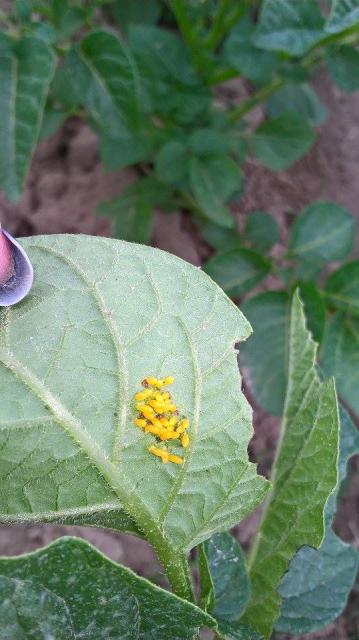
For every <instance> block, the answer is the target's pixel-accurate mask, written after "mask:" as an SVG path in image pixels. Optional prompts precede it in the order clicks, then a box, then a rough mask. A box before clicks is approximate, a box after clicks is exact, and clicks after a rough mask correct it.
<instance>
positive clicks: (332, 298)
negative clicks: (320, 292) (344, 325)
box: [325, 260, 359, 316]
mask: <svg viewBox="0 0 359 640" xmlns="http://www.w3.org/2000/svg"><path fill="white" fill-rule="evenodd" d="M325 297H326V299H327V301H328V302H329V304H331V305H333V306H334V307H336V308H337V309H342V310H343V311H348V312H349V313H352V314H353V315H355V316H359V260H353V261H352V262H348V263H347V264H345V265H343V266H342V267H340V268H339V269H338V270H337V271H334V272H333V273H332V274H331V275H330V276H329V278H328V280H327V282H326V284H325Z"/></svg>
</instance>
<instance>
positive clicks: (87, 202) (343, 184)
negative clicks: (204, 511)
mask: <svg viewBox="0 0 359 640" xmlns="http://www.w3.org/2000/svg"><path fill="white" fill-rule="evenodd" d="M316 85H317V89H318V92H319V94H320V96H321V99H322V101H323V102H324V104H326V105H327V106H328V108H329V111H330V116H329V118H328V120H327V122H326V123H325V124H324V125H323V126H322V127H321V128H320V132H319V136H318V141H317V143H316V145H315V146H314V148H313V149H312V151H311V152H310V153H309V154H308V155H307V156H306V157H305V158H304V159H302V160H301V161H299V162H297V163H296V164H295V165H294V166H293V167H292V168H291V169H290V170H289V171H284V172H281V173H276V174H275V173H272V172H270V171H268V170H266V169H264V168H263V167H262V166H260V165H259V164H258V163H257V162H256V161H255V160H250V161H248V162H247V163H246V164H245V166H244V172H245V175H246V192H245V195H244V197H243V198H242V200H241V201H240V203H239V206H238V209H237V210H236V211H235V214H236V217H237V220H238V226H239V227H241V226H242V225H243V223H244V220H245V216H246V215H247V214H248V213H249V212H250V211H252V210H254V209H265V210H267V211H269V212H270V213H272V214H273V215H274V216H275V217H276V218H277V220H278V221H279V222H280V225H281V230H282V239H281V242H282V243H283V242H285V240H286V236H287V234H288V227H289V224H290V222H291V221H292V218H293V215H295V214H296V213H297V212H298V211H299V210H300V209H301V208H302V207H303V206H305V205H306V204H308V203H309V202H311V201H313V200H335V201H336V202H338V203H339V204H341V205H342V206H344V207H346V208H347V209H348V210H349V211H351V212H352V214H354V215H355V216H356V217H359V169H358V167H359V92H358V93H356V94H352V95H343V94H341V93H339V91H337V90H336V89H335V88H333V87H332V86H331V85H330V83H329V82H328V81H327V79H326V78H325V77H323V76H319V77H318V78H317V80H316ZM242 90H243V87H238V85H236V84H235V83H233V82H232V83H229V84H228V85H227V86H226V87H224V89H223V95H225V96H227V97H228V96H229V99H232V98H233V96H234V97H235V96H236V95H237V96H238V94H239V93H240V92H241V91H242ZM252 118H253V119H254V121H256V120H257V119H260V118H261V112H260V110H257V111H256V112H254V113H253V114H252ZM134 179H136V172H135V170H133V169H126V170H121V171H117V172H113V173H107V174H106V173H104V172H103V169H102V167H101V165H100V162H99V156H98V148H97V140H96V136H95V135H94V134H93V133H92V131H91V130H90V129H89V128H88V127H87V126H86V124H84V123H82V122H80V121H79V120H77V119H72V120H69V121H68V122H67V123H66V124H65V125H64V126H63V127H62V129H61V130H60V131H59V132H58V133H56V134H55V135H54V136H53V137H52V138H50V139H48V140H46V141H45V142H42V143H41V144H40V145H39V147H38V149H37V150H36V153H35V156H34V158H33V162H32V166H31V171H30V173H29V176H28V179H27V183H26V187H25V191H24V195H23V198H22V199H21V201H20V202H18V203H16V204H11V203H9V202H8V201H7V200H6V198H5V197H4V196H2V195H1V194H0V219H1V221H2V223H3V225H4V227H5V228H7V229H8V230H9V231H11V232H12V233H13V234H14V235H16V236H21V235H32V234H48V233H87V234H94V235H110V233H111V230H110V225H109V221H108V220H105V219H101V218H99V217H96V215H94V214H95V211H96V205H97V203H99V202H101V201H102V200H104V199H108V198H111V197H113V196H116V195H118V194H119V193H121V191H122V190H123V188H124V187H125V186H127V185H128V184H130V183H131V181H133V180H134ZM153 244H154V246H157V247H160V248H161V249H165V250H167V251H170V252H172V253H174V254H176V255H178V256H180V257H182V258H184V259H185V260H188V261H189V262H191V263H192V264H195V265H200V264H201V263H202V262H203V260H204V259H205V258H206V257H207V256H208V255H209V249H208V247H207V246H206V245H205V244H204V243H203V241H201V239H200V238H199V236H198V234H197V232H196V230H195V229H194V228H193V225H192V224H191V221H190V220H189V219H188V218H187V217H186V216H185V215H183V214H181V213H179V212H171V214H169V213H165V212H157V213H156V224H155V228H154V234H153ZM276 249H277V250H278V247H276ZM279 250H280V246H279ZM273 284H274V283H271V281H269V282H267V286H269V287H272V286H273ZM252 400H253V399H252V398H251V401H252ZM252 404H253V402H252ZM254 424H255V436H254V438H253V440H252V443H251V446H250V452H251V457H252V458H253V459H255V460H257V461H258V462H259V463H260V467H259V468H260V470H261V471H262V472H264V473H266V474H268V473H269V470H270V465H271V463H272V460H273V454H274V449H275V444H276V441H277V437H278V432H279V424H278V420H276V419H275V418H273V417H271V416H268V415H266V414H264V412H262V411H261V410H260V409H259V408H257V407H254ZM358 514H359V459H357V460H354V461H353V462H352V465H351V474H350V480H349V483H348V489H347V493H346V496H345V497H344V500H343V502H342V505H341V508H340V511H339V514H338V517H337V520H336V530H337V532H338V533H340V535H341V536H342V537H343V538H344V539H345V540H347V541H351V542H352V543H353V544H355V545H356V546H357V547H358V548H359V516H358ZM259 516H260V514H259V512H256V513H254V514H252V516H251V517H250V518H247V520H246V521H244V522H242V523H241V525H240V526H238V527H236V532H237V534H238V537H239V539H240V540H241V542H242V543H243V544H244V546H245V547H248V545H249V542H250V540H251V538H252V536H253V533H254V532H255V529H256V526H257V524H258V519H259ZM64 534H70V535H76V536H81V537H84V538H86V539H87V540H89V541H90V542H92V543H93V544H94V545H96V546H97V547H98V548H99V549H101V550H102V551H103V552H104V553H105V554H107V555H108V556H109V557H111V558H113V559H114V560H117V561H120V562H122V563H123V564H125V565H128V566H130V567H132V568H133V569H134V570H135V571H136V572H137V573H139V574H140V575H145V576H150V577H152V578H153V577H157V578H158V579H159V580H160V581H161V569H160V567H159V565H158V563H157V561H156V559H155V558H154V555H153V553H152V550H151V548H150V546H149V545H147V544H146V543H145V542H143V541H140V540H137V539H135V538H133V537H131V536H126V535H121V534H116V533H113V532H109V531H102V530H99V529H91V528H84V527H71V528H70V527H64V526H45V525H44V526H29V527H12V528H11V529H10V528H6V527H0V554H1V555H16V554H19V553H22V552H25V551H29V550H33V549H36V548H38V547H41V546H43V545H45V544H47V543H48V542H50V540H53V539H54V538H57V537H59V536H62V535H64ZM358 611H359V591H358V592H355V591H354V593H353V594H352V596H351V602H350V604H349V606H348V607H347V610H346V612H345V613H344V614H343V615H342V616H341V617H340V618H339V619H338V620H337V621H336V622H335V623H334V624H333V625H330V627H328V628H327V629H326V630H325V631H322V632H320V633H319V634H311V635H305V636H303V635H302V636H300V638H303V639H304V638H305V639H309V638H311V639H314V638H323V639H324V638H326V639H328V640H347V639H348V640H349V638H358V637H359V614H358ZM298 637H299V636H298ZM288 638H289V636H288ZM291 638H292V640H294V638H293V636H292V637H291ZM282 640H284V638H283V636H282Z"/></svg>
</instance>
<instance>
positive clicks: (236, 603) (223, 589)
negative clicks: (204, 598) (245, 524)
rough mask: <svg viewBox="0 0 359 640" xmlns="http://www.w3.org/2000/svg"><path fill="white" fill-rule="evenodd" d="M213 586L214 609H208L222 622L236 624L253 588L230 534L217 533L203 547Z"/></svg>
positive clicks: (240, 549)
mask: <svg viewBox="0 0 359 640" xmlns="http://www.w3.org/2000/svg"><path fill="white" fill-rule="evenodd" d="M201 546H202V549H203V551H204V554H205V556H206V559H207V563H208V569H209V573H210V576H211V580H212V584H213V605H212V607H209V608H208V611H209V612H210V613H211V615H212V616H213V617H214V618H216V620H217V621H218V624H219V628H220V627H221V624H220V623H221V621H227V622H229V621H231V622H235V621H236V620H238V619H239V617H240V616H241V614H242V613H243V611H244V609H245V607H246V605H247V603H248V600H249V597H250V584H249V578H248V574H247V569H246V559H245V555H244V553H243V551H242V548H241V546H240V544H239V542H237V540H235V538H234V537H233V536H232V535H231V534H230V533H217V534H215V535H214V536H212V537H211V538H210V539H209V540H206V541H205V542H203V544H202V545H201Z"/></svg>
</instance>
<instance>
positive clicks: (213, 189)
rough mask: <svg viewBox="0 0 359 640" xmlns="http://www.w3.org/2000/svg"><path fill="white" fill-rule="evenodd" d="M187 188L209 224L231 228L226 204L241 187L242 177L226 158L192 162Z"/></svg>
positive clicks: (209, 158)
mask: <svg viewBox="0 0 359 640" xmlns="http://www.w3.org/2000/svg"><path fill="white" fill-rule="evenodd" d="M189 174H190V184H191V188H192V190H193V193H194V195H195V198H196V200H197V202H198V204H199V205H200V207H201V208H202V210H203V213H204V214H205V216H206V217H208V218H209V220H211V221H212V222H215V223H216V224H218V225H220V226H222V227H226V228H233V227H234V220H233V217H232V216H231V214H230V213H229V211H228V209H227V207H225V204H224V203H225V202H227V201H228V200H229V198H230V197H231V196H232V195H233V194H234V193H235V192H236V191H237V192H241V191H242V187H243V179H242V174H241V172H240V170H239V168H238V166H237V165H236V163H235V162H234V160H232V159H231V158H229V157H228V156H225V155H223V156H222V155H221V156H210V157H208V158H191V159H190V162H189Z"/></svg>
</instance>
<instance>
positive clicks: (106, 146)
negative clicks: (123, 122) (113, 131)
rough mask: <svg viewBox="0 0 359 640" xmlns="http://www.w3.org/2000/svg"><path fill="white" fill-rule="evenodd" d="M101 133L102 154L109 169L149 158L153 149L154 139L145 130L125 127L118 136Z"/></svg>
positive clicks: (112, 169)
mask: <svg viewBox="0 0 359 640" xmlns="http://www.w3.org/2000/svg"><path fill="white" fill-rule="evenodd" d="M98 133H99V142H100V155H101V160H102V162H103V164H104V167H105V169H106V170H107V171H114V170H115V169H123V168H124V167H129V166H131V165H133V164H136V163H137V162H145V161H146V160H149V158H150V156H151V151H152V150H153V146H154V145H153V142H154V141H153V140H152V139H151V137H150V136H148V135H146V134H145V133H144V132H143V133H142V132H140V133H137V132H134V131H130V130H128V129H124V130H123V131H122V132H119V133H118V136H117V137H116V138H111V136H109V135H106V134H104V133H102V132H101V131H99V132H98Z"/></svg>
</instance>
